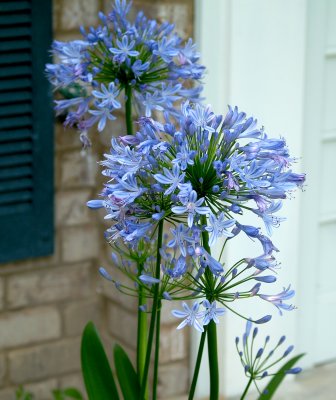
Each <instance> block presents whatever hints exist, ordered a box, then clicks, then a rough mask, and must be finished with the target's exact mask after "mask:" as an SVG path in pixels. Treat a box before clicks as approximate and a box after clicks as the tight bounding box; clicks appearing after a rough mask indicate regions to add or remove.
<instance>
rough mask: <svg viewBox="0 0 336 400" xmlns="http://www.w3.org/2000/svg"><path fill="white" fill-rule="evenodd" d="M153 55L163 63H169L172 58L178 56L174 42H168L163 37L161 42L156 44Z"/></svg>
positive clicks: (172, 40)
mask: <svg viewBox="0 0 336 400" xmlns="http://www.w3.org/2000/svg"><path fill="white" fill-rule="evenodd" d="M153 54H156V55H158V56H160V57H161V58H162V59H163V61H165V62H167V63H170V62H171V60H172V59H173V57H175V56H177V54H178V50H177V48H176V40H174V39H171V40H168V39H167V37H163V38H162V40H161V41H159V42H158V43H157V49H155V50H153Z"/></svg>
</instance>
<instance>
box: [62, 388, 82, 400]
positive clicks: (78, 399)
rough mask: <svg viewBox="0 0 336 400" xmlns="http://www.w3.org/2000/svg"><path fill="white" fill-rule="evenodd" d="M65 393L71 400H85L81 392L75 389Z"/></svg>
mask: <svg viewBox="0 0 336 400" xmlns="http://www.w3.org/2000/svg"><path fill="white" fill-rule="evenodd" d="M63 393H64V394H65V396H66V397H69V398H70V399H75V400H84V397H83V395H82V394H81V392H80V391H79V390H77V389H75V388H67V389H64V390H63Z"/></svg>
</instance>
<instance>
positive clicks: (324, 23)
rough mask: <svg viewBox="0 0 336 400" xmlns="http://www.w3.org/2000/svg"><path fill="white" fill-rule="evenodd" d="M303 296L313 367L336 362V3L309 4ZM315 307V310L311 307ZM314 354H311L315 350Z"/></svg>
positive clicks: (304, 334) (304, 327) (304, 329)
mask: <svg viewBox="0 0 336 400" xmlns="http://www.w3.org/2000/svg"><path fill="white" fill-rule="evenodd" d="M307 32H308V36H307V74H306V77H307V79H306V107H305V116H306V118H305V131H304V136H303V138H304V152H303V157H304V164H305V166H306V170H307V177H308V180H307V183H308V187H307V192H306V194H305V196H303V202H304V204H303V210H302V216H303V218H302V220H303V230H302V232H303V237H302V239H303V240H302V244H303V246H302V248H301V251H302V255H303V259H302V264H301V268H300V277H301V279H303V280H305V281H303V283H302V288H300V290H301V291H302V292H303V293H302V294H301V300H302V308H303V309H304V316H303V320H302V337H303V341H304V342H305V343H306V345H307V350H308V351H310V352H311V355H310V356H308V357H309V358H310V360H311V363H313V364H317V363H322V362H326V361H329V360H332V359H336V284H335V282H336V1H335V0H319V1H315V0H311V1H310V2H309V4H308V26H307ZM307 304H309V307H307ZM310 349H311V350H310Z"/></svg>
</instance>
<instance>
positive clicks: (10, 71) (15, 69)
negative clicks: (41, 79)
mask: <svg viewBox="0 0 336 400" xmlns="http://www.w3.org/2000/svg"><path fill="white" fill-rule="evenodd" d="M31 73H32V67H31V66H30V65H7V66H6V68H0V78H8V77H12V76H25V75H31Z"/></svg>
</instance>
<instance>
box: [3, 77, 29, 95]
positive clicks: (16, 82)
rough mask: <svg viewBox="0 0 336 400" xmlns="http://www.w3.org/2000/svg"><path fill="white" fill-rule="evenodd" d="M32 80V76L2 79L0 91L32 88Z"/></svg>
mask: <svg viewBox="0 0 336 400" xmlns="http://www.w3.org/2000/svg"><path fill="white" fill-rule="evenodd" d="M31 86H32V81H31V79H30V78H19V79H6V80H1V81H0V92H1V91H5V90H15V89H26V88H31Z"/></svg>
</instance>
